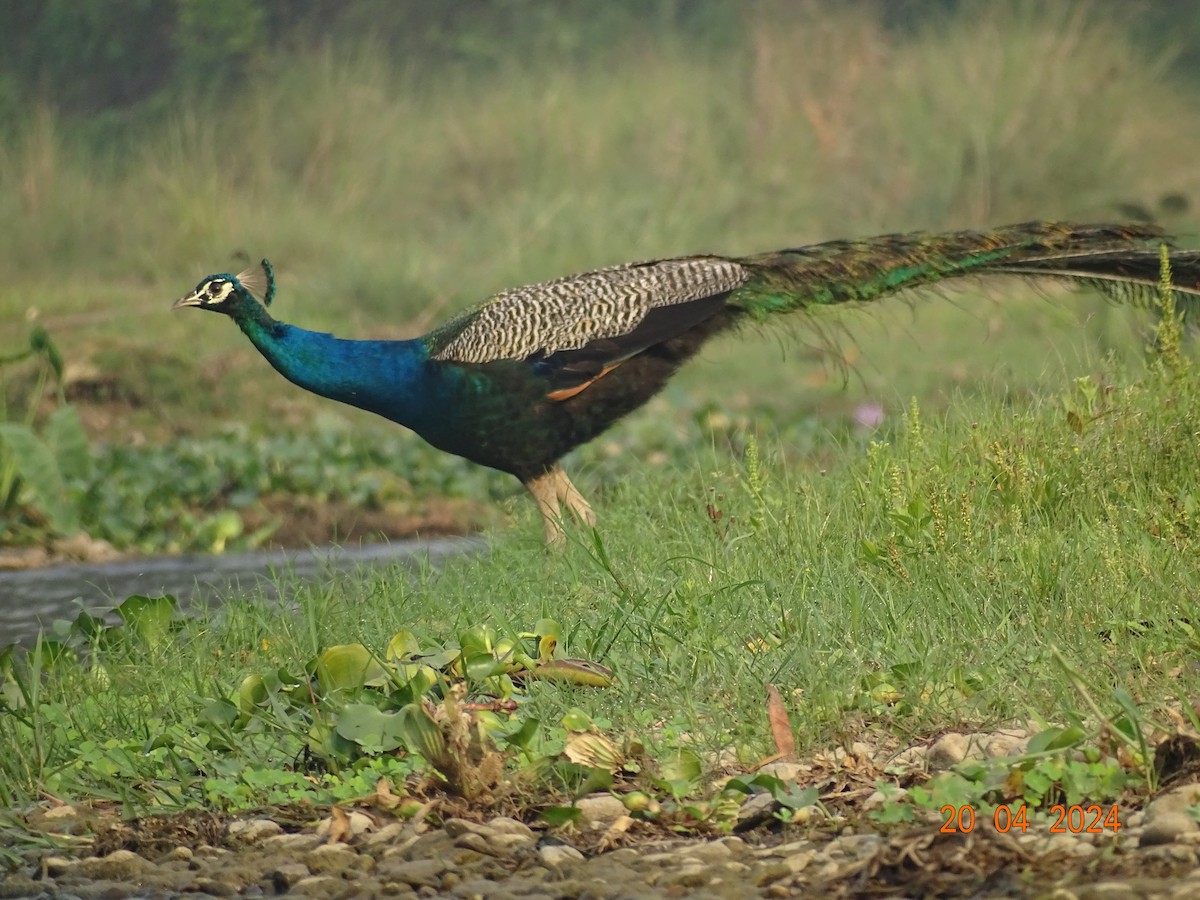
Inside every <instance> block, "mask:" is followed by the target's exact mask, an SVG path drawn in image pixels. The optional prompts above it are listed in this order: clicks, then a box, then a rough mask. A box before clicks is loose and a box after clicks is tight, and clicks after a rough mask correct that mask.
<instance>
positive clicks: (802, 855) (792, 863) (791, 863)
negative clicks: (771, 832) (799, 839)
mask: <svg viewBox="0 0 1200 900" xmlns="http://www.w3.org/2000/svg"><path fill="white" fill-rule="evenodd" d="M815 857H816V853H814V852H813V851H812V850H802V851H801V852H799V853H792V854H790V855H789V856H786V857H784V859H783V864H784V865H785V866H787V868H788V871H789V872H791V873H792V874H793V875H797V874H799V873H800V872H803V871H804V870H805V869H807V868H808V866H809V863H811V862H812V861H813V859H814V858H815Z"/></svg>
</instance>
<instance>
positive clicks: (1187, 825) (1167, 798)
mask: <svg viewBox="0 0 1200 900" xmlns="http://www.w3.org/2000/svg"><path fill="white" fill-rule="evenodd" d="M1198 805H1200V784H1184V785H1181V786H1179V787H1177V788H1175V789H1173V790H1170V791H1167V792H1166V793H1165V794H1161V795H1160V796H1158V797H1155V798H1154V799H1153V800H1152V801H1150V805H1149V806H1147V807H1146V816H1145V825H1144V827H1143V828H1142V835H1141V838H1140V840H1139V841H1138V845H1139V846H1141V847H1152V846H1154V845H1156V844H1170V843H1174V842H1175V841H1176V840H1178V839H1179V838H1180V837H1182V836H1183V835H1187V834H1194V833H1196V832H1200V823H1198V822H1197V821H1196V820H1195V819H1194V818H1192V816H1191V814H1190V813H1189V810H1190V809H1191V808H1192V807H1194V806H1198Z"/></svg>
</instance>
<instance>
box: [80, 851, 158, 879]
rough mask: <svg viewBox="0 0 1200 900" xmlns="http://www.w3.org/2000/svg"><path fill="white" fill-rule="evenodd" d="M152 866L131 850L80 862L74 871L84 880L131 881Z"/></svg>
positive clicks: (114, 852)
mask: <svg viewBox="0 0 1200 900" xmlns="http://www.w3.org/2000/svg"><path fill="white" fill-rule="evenodd" d="M152 868H153V866H152V865H151V864H150V863H149V862H148V861H146V860H144V859H142V858H141V857H140V856H138V855H137V854H136V853H134V852H132V851H131V850H114V851H113V852H112V853H110V854H108V856H95V857H92V858H91V859H84V860H80V862H79V865H78V866H76V867H75V871H76V872H77V873H78V874H80V875H82V876H83V877H85V878H93V879H96V880H101V879H105V880H108V881H133V880H134V879H136V878H137V877H138V876H139V875H141V874H142V873H144V872H146V871H148V870H149V869H152Z"/></svg>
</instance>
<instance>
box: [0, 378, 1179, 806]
mask: <svg viewBox="0 0 1200 900" xmlns="http://www.w3.org/2000/svg"><path fill="white" fill-rule="evenodd" d="M1197 388H1198V386H1197V383H1196V380H1195V376H1194V375H1193V374H1192V373H1191V372H1190V370H1186V369H1185V371H1184V372H1182V373H1178V374H1174V375H1172V374H1171V373H1169V372H1166V371H1163V370H1161V369H1152V370H1151V371H1149V372H1147V373H1145V374H1143V375H1141V376H1139V377H1136V378H1134V377H1130V376H1129V375H1127V374H1125V373H1123V372H1120V371H1117V370H1114V371H1113V373H1112V375H1111V376H1109V377H1108V378H1102V379H1096V378H1093V377H1092V376H1084V377H1081V378H1080V379H1079V380H1078V381H1077V382H1076V383H1074V384H1073V385H1071V386H1070V387H1069V388H1068V389H1067V390H1066V391H1064V392H1063V393H1061V394H1060V395H1058V396H1050V397H1046V398H1044V399H1042V400H1040V401H1034V402H1032V403H1029V404H1016V405H1014V404H1012V403H1009V402H1006V400H1005V399H1004V398H1001V397H996V396H992V397H982V398H975V399H973V400H971V401H967V400H965V399H964V400H963V401H962V404H963V407H964V408H963V409H961V410H959V411H958V412H956V413H955V414H951V415H939V414H932V415H926V414H925V413H923V411H922V410H921V409H920V407H919V406H918V405H917V404H915V403H914V404H913V405H912V407H911V408H910V409H909V410H908V411H907V412H906V413H905V414H904V415H903V416H902V417H900V418H899V419H898V420H896V421H894V422H893V424H892V425H891V426H890V427H887V428H885V430H884V431H883V432H881V433H878V434H876V435H875V436H874V437H873V438H867V437H865V436H862V435H856V434H854V433H853V432H849V431H847V432H842V433H841V434H838V435H835V434H830V433H823V434H822V433H817V434H810V435H809V436H808V438H807V440H808V441H809V443H810V447H811V451H810V452H809V453H806V454H804V455H803V456H801V457H799V458H798V457H797V456H796V454H795V452H794V448H793V447H792V446H790V445H789V444H788V443H784V441H785V440H787V438H788V437H789V435H788V434H787V433H786V432H785V433H784V434H782V435H773V434H762V435H758V434H756V433H754V432H749V433H748V432H744V431H742V430H740V429H734V430H733V431H732V433H731V435H730V436H731V437H732V438H733V440H734V442H735V444H737V445H740V447H741V449H740V451H739V452H735V453H733V454H730V452H729V450H728V445H727V444H726V441H725V440H724V439H723V438H721V439H717V440H714V441H713V442H712V445H711V446H709V447H703V446H701V447H698V448H695V449H693V451H692V455H691V458H690V460H688V461H687V463H686V464H685V465H681V466H679V467H678V469H677V470H676V471H675V472H674V473H673V474H672V473H669V472H666V471H662V470H658V471H656V470H655V469H654V468H653V467H651V466H648V465H641V464H630V463H628V462H627V463H626V464H625V465H624V467H623V470H624V472H625V477H624V478H623V479H622V480H621V481H620V482H619V483H616V484H614V485H613V486H612V487H610V488H609V489H608V490H606V491H605V492H604V496H603V497H602V499H601V501H600V509H601V510H602V513H603V516H604V519H603V527H602V529H601V530H600V531H599V532H597V534H596V535H595V537H594V538H593V537H592V536H591V535H589V534H587V533H581V532H575V533H574V534H573V536H572V537H573V539H572V541H571V543H570V545H569V546H568V548H567V550H566V552H565V553H563V554H561V555H556V556H547V555H546V553H545V550H544V549H543V548H542V546H541V545H540V541H539V539H538V537H537V529H536V526H535V524H534V523H533V521H532V518H533V517H532V514H531V511H530V514H529V515H526V516H524V518H525V520H526V521H525V522H524V523H523V524H524V525H526V526H528V527H520V528H515V529H510V530H508V531H506V532H503V533H499V534H497V535H495V536H494V537H493V540H492V542H491V547H490V550H489V552H488V554H487V555H486V556H485V557H481V558H477V559H464V560H459V561H456V562H453V563H451V564H448V565H446V566H445V567H444V568H442V569H439V570H436V571H435V570H426V571H424V572H423V573H421V574H420V575H419V577H417V578H415V579H412V578H410V576H408V575H406V574H404V573H402V572H401V571H388V572H370V573H362V574H360V575H357V576H351V577H347V578H345V579H339V580H335V581H331V582H329V583H306V584H296V585H290V586H287V588H286V590H285V591H284V592H283V593H284V595H285V596H288V597H289V604H288V606H287V608H279V607H276V606H272V605H269V604H260V603H255V602H253V598H252V597H248V598H246V599H245V600H232V601H231V602H229V603H227V604H226V605H225V606H223V607H222V609H221V610H219V611H216V612H214V613H213V614H211V615H208V616H203V617H201V618H200V619H198V620H195V621H188V622H185V623H183V624H182V625H181V626H180V627H179V630H177V631H166V630H162V631H160V632H156V634H157V636H156V638H155V640H154V641H151V642H149V643H140V644H139V643H137V642H132V643H129V644H127V645H125V648H124V649H123V650H121V651H120V652H117V651H112V652H111V653H105V654H101V655H100V656H99V657H98V658H97V659H98V661H99V662H100V667H99V668H96V667H94V666H93V667H92V668H89V667H88V665H87V664H83V663H81V664H66V663H60V664H59V665H58V666H57V667H54V666H51V670H52V671H51V672H50V673H49V675H48V676H47V677H44V678H40V679H35V680H34V681H32V682H29V681H26V682H25V683H27V684H38V685H40V686H39V687H38V688H37V690H38V691H39V692H40V693H39V694H37V695H36V696H33V695H32V694H31V695H30V696H28V697H27V698H26V699H27V701H28V702H27V703H25V704H23V705H24V708H23V709H20V707H21V706H22V704H18V709H19V713H20V714H19V715H10V716H6V717H5V718H4V719H3V721H2V722H0V745H2V746H6V747H7V748H8V752H6V753H4V754H0V760H3V762H0V765H2V766H3V767H4V778H3V782H4V783H5V784H6V785H7V786H8V787H7V791H8V792H9V795H8V796H7V797H5V798H2V799H3V800H5V801H6V802H8V803H12V802H18V801H27V800H30V799H32V798H33V797H34V796H36V795H37V794H38V792H40V791H47V792H49V793H50V794H52V795H55V796H64V797H80V796H99V797H110V798H112V799H117V800H122V801H124V802H126V803H128V804H130V805H131V808H143V807H146V806H147V805H148V806H150V807H155V806H157V807H160V808H171V807H174V806H178V805H187V804H193V803H202V802H208V803H214V802H215V803H218V804H232V805H238V804H244V803H251V804H254V803H261V802H265V801H266V800H267V799H268V798H269V797H276V796H277V795H276V794H273V793H271V792H270V791H271V790H275V789H276V788H277V782H278V781H279V779H284V778H286V777H291V776H286V775H285V774H278V775H277V776H273V777H274V780H272V779H271V778H267V779H266V783H267V784H268V785H269V788H268V787H266V786H264V785H263V784H259V783H258V782H255V781H254V778H255V777H258V778H260V779H262V778H263V775H262V774H261V773H263V772H267V773H270V772H275V773H287V772H289V771H291V768H292V766H293V765H294V764H295V761H296V760H297V759H298V754H299V753H300V751H301V748H302V747H303V745H304V744H305V742H306V740H307V738H306V737H305V733H304V731H303V730H302V729H297V728H295V727H284V726H283V725H281V724H280V723H279V721H278V720H273V721H274V727H270V726H264V727H261V728H259V729H254V730H251V731H249V732H247V734H246V736H245V739H244V740H243V741H238V742H237V743H235V744H234V745H232V746H230V745H228V744H223V743H219V742H217V741H215V740H214V739H213V738H212V735H211V733H210V727H211V722H210V720H209V718H208V714H206V713H205V710H207V709H210V708H211V704H212V702H213V701H214V700H216V699H219V698H221V697H233V698H234V699H235V701H236V698H237V697H238V691H239V685H240V684H242V683H243V679H244V678H245V677H246V676H247V675H251V674H253V673H255V672H259V673H267V672H273V671H275V670H276V669H278V670H279V671H281V672H282V671H289V672H299V671H303V669H304V668H305V666H306V664H309V663H308V661H309V660H311V659H313V658H314V657H315V656H316V655H317V654H318V653H319V652H320V651H321V650H322V649H323V648H326V647H330V646H332V645H339V644H345V643H348V642H361V643H362V644H363V645H365V646H366V647H368V648H375V649H376V651H377V652H380V653H382V648H383V647H384V646H386V645H387V643H388V641H389V639H390V638H391V636H392V635H393V634H394V633H396V632H397V631H400V630H405V629H407V630H410V631H412V632H413V633H414V634H416V635H418V636H420V640H421V641H422V643H423V644H426V645H428V643H429V642H432V643H433V644H434V645H437V646H440V645H442V644H443V643H446V642H449V643H450V644H456V643H458V642H461V641H462V637H461V636H462V635H464V634H465V633H467V632H470V631H471V630H472V629H477V628H479V627H480V626H484V627H487V628H491V629H494V630H495V632H496V633H497V635H500V636H506V635H507V636H513V637H515V636H516V635H517V634H518V633H520V632H524V631H527V630H529V629H530V628H531V627H532V626H533V623H535V622H537V621H539V620H541V619H544V618H552V619H554V620H556V621H558V622H560V623H562V626H563V628H562V634H561V635H560V644H561V649H562V652H563V653H564V654H566V655H569V656H577V657H582V658H586V659H590V660H592V661H595V662H599V663H602V664H604V665H606V666H608V667H610V668H611V669H612V670H613V671H614V672H615V674H616V677H617V679H618V680H617V683H616V685H615V686H614V687H612V688H607V689H594V688H583V687H572V686H570V685H563V684H559V683H533V684H531V685H529V686H528V687H527V688H526V689H525V691H524V695H523V700H522V703H521V708H520V713H519V716H520V718H519V721H527V720H529V719H533V720H536V721H537V722H538V723H541V724H540V726H539V727H541V728H542V729H544V730H545V738H544V742H543V744H541V745H540V747H541V750H542V751H545V749H546V747H551V748H553V747H554V746H559V747H560V748H561V744H562V740H563V732H562V728H561V725H558V724H557V723H560V722H561V721H562V720H563V718H564V716H567V715H568V714H569V713H570V711H571V710H572V709H575V708H579V709H581V710H582V711H583V712H584V713H586V715H587V716H588V717H590V720H591V721H593V722H596V723H598V724H599V725H600V726H601V728H602V731H603V732H604V733H605V734H607V735H609V736H611V737H613V739H614V740H617V741H618V742H620V743H624V742H625V741H628V740H633V739H636V740H638V741H640V742H642V743H644V744H645V745H647V747H648V748H649V755H650V757H651V758H653V759H659V758H662V757H664V756H666V755H668V754H669V753H670V752H675V751H677V750H679V749H680V748H685V749H687V750H689V751H691V752H695V753H696V754H697V756H698V758H699V759H700V760H701V761H703V763H704V765H705V766H706V767H708V769H709V770H710V771H713V770H715V769H716V767H717V760H719V759H727V758H728V754H730V753H732V754H734V756H735V757H736V759H738V760H739V761H740V763H741V764H743V765H749V764H751V763H753V762H754V761H755V760H757V759H760V758H762V757H764V756H766V755H768V754H769V753H770V752H771V751H772V743H771V732H770V730H769V726H768V722H767V717H766V714H765V711H764V706H763V686H764V685H765V684H768V683H772V684H776V685H778V686H779V687H780V689H781V690H782V691H783V692H784V696H785V698H786V705H787V707H788V710H789V712H790V715H791V721H792V725H793V727H794V729H795V732H796V735H797V741H798V745H799V749H800V750H801V752H809V751H812V750H814V749H818V748H821V747H825V746H828V745H829V744H831V743H837V742H838V741H841V740H849V739H851V738H852V737H855V736H860V735H870V736H875V737H877V738H878V737H880V736H882V735H884V734H887V735H891V736H892V739H898V740H899V741H900V742H904V741H908V740H912V739H915V738H917V737H919V736H924V735H930V734H936V733H937V732H939V731H941V730H942V729H944V728H946V727H966V728H972V727H978V728H982V727H986V726H992V725H999V724H1011V723H1014V722H1016V723H1024V722H1026V721H1029V720H1033V721H1042V722H1048V723H1057V724H1071V723H1075V722H1088V723H1090V726H1089V728H1090V729H1091V730H1090V731H1089V733H1090V734H1093V735H1099V734H1100V733H1101V729H1102V721H1103V720H1098V719H1097V714H1098V713H1099V714H1100V715H1109V716H1111V717H1112V718H1113V719H1114V720H1115V719H1117V718H1119V717H1121V716H1122V715H1123V713H1122V706H1121V703H1120V701H1119V698H1121V697H1124V696H1125V695H1127V696H1128V698H1130V702H1131V703H1132V704H1134V705H1135V706H1136V708H1137V709H1139V710H1141V711H1142V714H1144V715H1145V716H1146V717H1147V719H1148V720H1150V721H1156V722H1159V723H1162V724H1166V723H1168V722H1169V721H1170V720H1171V718H1170V717H1171V715H1172V713H1171V712H1170V710H1172V709H1173V710H1175V711H1176V712H1175V713H1174V714H1175V715H1178V714H1179V713H1178V711H1179V710H1180V709H1188V708H1190V698H1191V697H1194V696H1196V692H1197V690H1198V689H1200V673H1197V672H1196V671H1195V667H1194V666H1191V665H1190V664H1189V660H1190V659H1191V656H1192V655H1194V653H1195V650H1196V641H1197V638H1196V635H1195V631H1194V628H1193V626H1192V625H1191V624H1190V619H1189V618H1188V616H1189V613H1188V610H1189V608H1190V601H1189V600H1188V599H1187V598H1188V597H1189V592H1190V590H1191V585H1192V584H1194V582H1195V579H1196V577H1197V575H1198V574H1200V573H1197V570H1196V566H1195V565H1194V564H1193V562H1192V561H1193V560H1194V559H1196V553H1195V551H1196V549H1197V547H1196V544H1197V542H1198V541H1200V532H1198V531H1197V527H1196V520H1195V516H1196V512H1195V510H1196V503H1197V500H1196V497H1197V485H1196V478H1195V472H1196V471H1197V470H1198V468H1200V466H1198V463H1200V459H1197V456H1198V455H1200V451H1198V450H1197V448H1196V444H1195V441H1194V437H1193V436H1194V434H1195V433H1196V432H1197V430H1200V422H1198V421H1197V420H1196V414H1195V412H1194V411H1195V409H1196V408H1197V405H1196V402H1195V401H1196V399H1197ZM964 413H965V415H964ZM835 454H836V455H837V456H840V457H841V458H842V459H843V460H845V462H844V464H842V465H839V466H836V467H833V468H831V469H829V470H827V471H826V470H824V469H820V468H817V467H815V466H814V465H813V464H812V462H811V460H812V459H813V458H820V457H821V456H822V455H830V456H832V455H835ZM768 561H769V562H768ZM150 664H153V666H154V671H155V674H156V677H155V679H154V680H153V683H150V682H148V681H147V680H146V679H145V678H144V672H145V670H146V666H147V665H150ZM1068 675H1069V676H1070V677H1067V676H1068ZM97 678H100V679H102V680H103V682H104V683H105V684H106V685H111V686H113V687H115V688H118V689H116V690H105V691H96V690H95V681H96V679H97ZM1080 685H1082V686H1083V691H1086V693H1082V692H1081V689H1080ZM1092 704H1095V706H1094V708H1093V706H1092ZM33 735H36V736H37V739H35V740H31V736H33ZM556 742H557V744H556ZM163 746H167V747H171V746H176V747H177V748H179V754H180V758H181V759H183V760H185V764H179V763H177V764H176V765H177V769H176V770H169V769H163V768H161V767H162V766H164V765H165V764H164V763H163V760H162V757H161V755H160V756H155V755H154V754H153V753H146V752H145V751H146V750H147V748H150V747H157V748H160V749H161V748H162V747H163ZM184 747H186V752H185V750H184V749H183V748H184ZM139 754H142V755H141V756H139ZM387 758H388V757H387V755H385V757H384V758H383V759H384V763H386V760H387ZM384 763H380V762H376V763H362V764H360V766H361V765H369V766H378V765H381V764H384ZM356 771H358V769H356V768H354V767H353V766H352V767H350V768H349V769H347V770H345V772H344V773H343V775H342V776H340V777H341V779H342V780H341V781H339V782H338V783H339V784H342V783H344V781H345V779H347V778H349V779H351V781H354V783H355V785H358V781H361V778H360V779H358V781H355V778H354V772H356ZM369 771H375V770H374V769H369ZM239 772H240V773H242V774H241V775H239V774H238V773H239ZM254 773H259V775H258V776H255V775H254ZM185 774H186V777H185ZM222 779H224V780H222ZM229 779H232V781H229ZM231 784H237V785H238V790H237V791H234V789H233V788H232V787H230V785H231ZM214 785H217V786H218V787H214ZM247 785H251V786H249V787H248V786H247ZM253 785H257V787H253ZM358 786H361V785H358ZM356 789H357V787H356V788H355V790H356ZM326 790H327V791H329V790H333V789H332V788H328V787H327V788H326ZM214 792H215V793H214ZM325 796H327V797H328V796H334V797H336V796H338V795H337V794H336V793H334V794H332V795H330V794H328V793H327V794H326V795H325Z"/></svg>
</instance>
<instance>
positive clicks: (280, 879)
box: [271, 863, 312, 892]
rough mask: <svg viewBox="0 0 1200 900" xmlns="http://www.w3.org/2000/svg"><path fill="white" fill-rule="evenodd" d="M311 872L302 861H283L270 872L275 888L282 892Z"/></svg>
mask: <svg viewBox="0 0 1200 900" xmlns="http://www.w3.org/2000/svg"><path fill="white" fill-rule="evenodd" d="M310 874H312V873H311V872H309V871H308V866H306V865H304V864H303V863H284V864H283V865H281V866H278V867H277V868H276V869H275V871H274V872H272V873H271V881H272V883H273V884H274V885H275V890H277V891H280V892H283V891H287V890H290V889H291V888H292V887H293V886H294V885H295V884H297V883H298V882H300V881H302V880H303V879H305V878H307V877H308V876H309V875H310Z"/></svg>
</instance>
